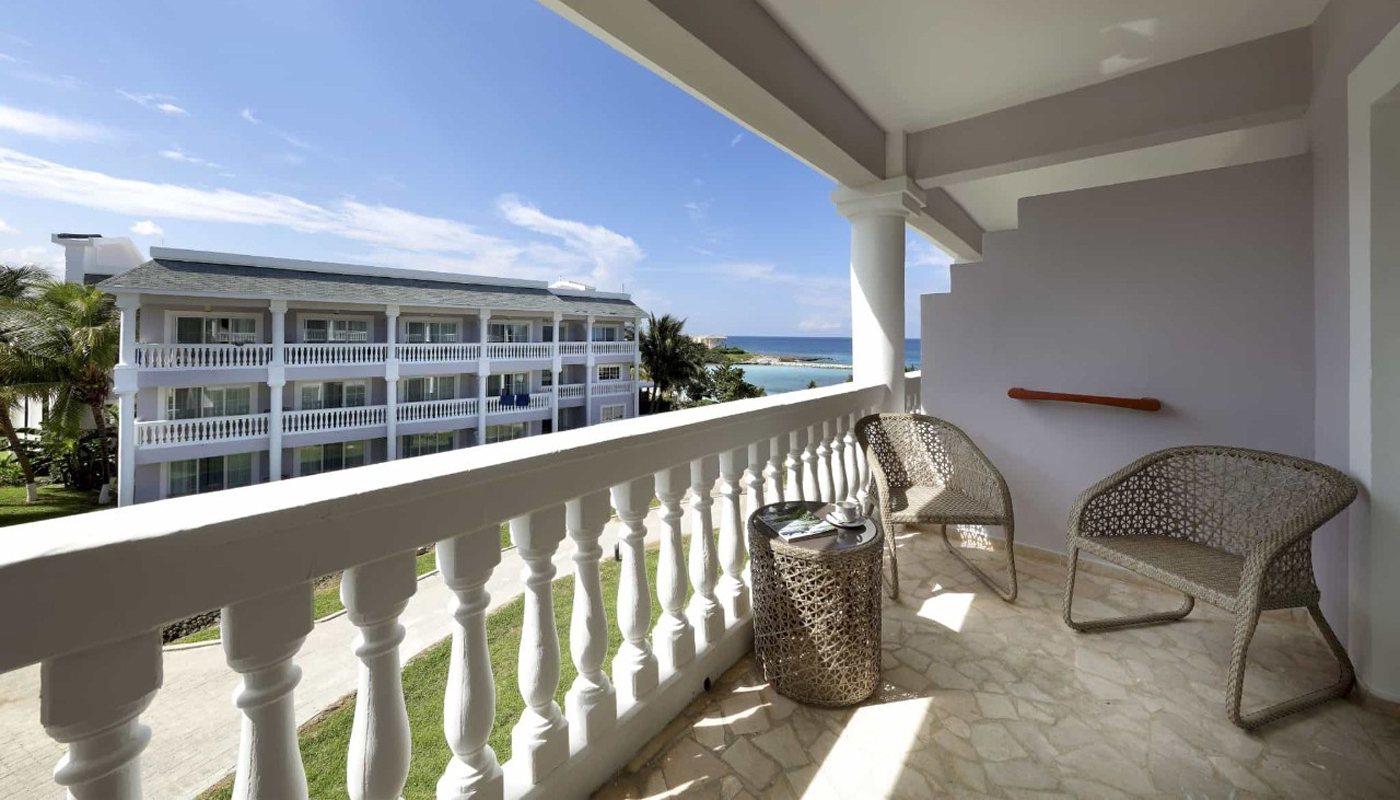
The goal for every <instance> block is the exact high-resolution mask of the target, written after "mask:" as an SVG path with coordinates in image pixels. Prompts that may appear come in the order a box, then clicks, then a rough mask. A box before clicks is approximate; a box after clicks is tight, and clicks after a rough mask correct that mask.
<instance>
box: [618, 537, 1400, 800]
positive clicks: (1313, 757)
mask: <svg viewBox="0 0 1400 800" xmlns="http://www.w3.org/2000/svg"><path fill="white" fill-rule="evenodd" d="M899 547H900V574H901V576H902V583H903V589H904V594H903V595H902V597H901V598H900V600H899V601H897V602H896V601H892V600H890V599H889V598H888V597H887V598H886V599H885V605H884V622H883V637H884V642H885V646H884V660H883V670H884V684H883V686H882V687H881V689H880V690H879V691H877V692H876V694H875V696H873V697H872V698H871V699H870V700H868V701H866V702H865V703H863V704H861V705H859V706H857V707H854V708H849V709H822V708H814V707H808V706H803V705H799V704H797V703H794V702H792V701H791V700H788V699H787V698H785V697H783V696H781V695H779V694H777V693H776V692H774V691H773V690H772V688H771V687H769V686H768V684H766V683H765V682H764V679H763V676H762V674H761V672H760V671H759V669H758V668H757V667H756V665H755V664H754V662H753V660H752V659H751V658H748V659H745V660H743V661H741V662H740V663H739V664H737V665H736V666H735V667H734V668H733V669H731V670H730V671H729V673H728V674H726V675H725V677H724V678H723V679H722V680H721V681H720V682H719V683H718V685H717V686H715V687H714V688H713V689H711V691H709V692H707V693H706V694H704V695H702V696H701V697H700V698H698V699H697V700H696V701H695V702H694V703H692V704H691V706H690V707H689V708H688V709H686V712H685V713H684V714H683V715H682V716H681V717H678V718H677V719H676V720H675V721H674V722H673V723H672V724H671V726H670V727H668V728H667V730H666V731H665V732H663V733H662V734H661V735H660V736H658V737H657V740H656V741H654V742H653V743H652V744H651V745H650V746H649V747H648V748H647V749H645V750H644V751H643V753H642V754H640V755H639V757H638V759H637V760H636V761H634V763H633V764H631V765H629V767H628V769H626V770H623V771H622V772H621V773H619V774H618V775H617V776H615V777H614V779H613V780H612V781H611V782H610V783H608V784H607V785H605V786H604V787H603V788H602V789H600V790H599V791H598V792H597V794H596V795H595V797H600V798H621V797H681V796H684V797H692V796H694V797H721V798H725V800H729V799H730V798H750V797H765V798H770V797H771V798H789V797H840V798H874V797H911V798H912V797H918V798H923V797H933V796H954V797H1002V798H1023V797H1026V798H1029V797H1064V796H1073V797H1083V798H1118V797H1184V798H1217V797H1220V798H1224V797H1305V798H1316V797H1357V798H1366V797H1376V798H1380V797H1389V798H1394V797H1400V777H1397V776H1400V719H1397V718H1396V717H1393V716H1387V715H1385V714H1382V713H1380V712H1378V711H1375V710H1370V709H1366V708H1362V707H1361V706H1359V705H1357V704H1356V703H1354V702H1352V701H1350V700H1336V701H1332V702H1331V703H1329V704H1327V705H1325V706H1323V707H1322V708H1319V709H1315V710H1312V711H1309V712H1305V713H1303V714H1298V715H1294V716H1293V717H1290V718H1288V719H1285V720H1283V721H1280V722H1277V723H1274V724H1272V725H1270V726H1267V727H1265V728H1264V729H1263V730H1261V731H1259V732H1257V733H1254V734H1250V733H1245V732H1244V731H1241V730H1239V729H1238V728H1235V727H1234V726H1233V725H1231V724H1230V723H1229V721H1228V720H1227V719H1226V717H1225V705H1224V685H1225V669H1226V666H1227V664H1228V661H1229V652H1230V644H1231V639H1232V635H1233V627H1232V622H1231V618H1230V617H1229V616H1228V615H1226V614H1225V613H1224V612H1222V611H1219V610H1218V609H1215V608H1213V607H1210V606H1206V605H1204V604H1200V603H1198V604H1197V606H1196V610H1195V612H1193V613H1192V615H1191V616H1190V617H1188V618H1187V619H1186V620H1185V621H1182V622H1177V623H1173V624H1169V625H1159V626H1154V627H1143V628H1137V629H1125V630H1121V631H1116V632H1108V633H1093V634H1078V633H1074V632H1073V631H1071V630H1069V629H1068V628H1066V627H1065V625H1064V623H1063V622H1062V621H1061V617H1060V613H1061V612H1060V608H1061V597H1062V593H1063V587H1064V567H1063V566H1061V565H1060V564H1058V563H1054V562H1053V561H1050V560H1042V559H1034V560H1033V559H1031V558H1020V559H1018V563H1017V566H1018V572H1019V574H1020V578H1021V595H1020V597H1019V598H1018V600H1017V601H1016V603H1015V604H1007V603H1004V602H1002V601H1001V600H1000V599H999V598H997V597H996V596H995V595H993V594H992V593H991V592H990V591H989V590H988V589H986V588H985V587H984V586H982V585H981V584H980V583H978V582H977V581H976V580H975V579H973V578H971V576H970V575H969V574H968V573H967V571H966V570H965V569H964V568H962V567H961V566H960V565H959V564H958V563H957V562H956V561H955V560H953V558H952V557H951V556H950V555H948V554H947V553H946V552H945V551H944V549H943V545H942V542H941V540H940V539H939V537H938V536H937V534H920V533H912V534H909V533H906V534H903V535H901V536H900V540H899ZM975 557H976V558H977V559H979V560H980V559H982V558H985V559H986V560H987V561H988V562H993V563H994V562H996V561H998V560H999V557H998V556H997V554H993V553H979V554H977V555H976V556H975ZM1080 574H1081V578H1080V580H1079V581H1078V584H1079V585H1078V587H1077V589H1076V595H1075V616H1076V617H1077V618H1092V617H1097V616H1109V615H1112V614H1119V613H1127V612H1133V611H1140V610H1146V609H1153V610H1164V609H1168V608H1174V607H1175V606H1176V605H1177V604H1178V602H1179V598H1178V597H1177V596H1175V595H1174V594H1172V593H1170V592H1169V591H1168V590H1165V589H1160V588H1157V587H1155V585H1151V584H1148V583H1145V582H1138V581H1135V580H1124V579H1120V578H1117V577H1108V575H1109V574H1110V573H1109V572H1108V571H1107V570H1106V569H1094V570H1093V571H1084V570H1081V573H1080ZM1333 670H1334V668H1333V666H1332V663H1331V661H1330V656H1329V655H1328V653H1327V652H1326V650H1325V648H1324V646H1323V645H1322V644H1321V643H1320V642H1318V641H1317V640H1316V638H1315V637H1314V635H1313V634H1312V631H1311V630H1310V628H1309V627H1308V624H1307V622H1306V621H1305V617H1304V616H1303V615H1294V614H1292V613H1290V612H1270V613H1266V614H1265V615H1264V619H1263V621H1262V622H1261V624H1260V627H1259V632H1258V634H1257V635H1256V637H1255V640H1254V644H1253V646H1252V648H1251V651H1250V662H1249V673H1248V678H1247V680H1246V685H1245V708H1246V709H1251V708H1257V707H1259V706H1260V705H1263V704H1265V703H1269V702H1274V701H1277V700H1281V699H1284V698H1286V697H1288V696H1291V695H1293V694H1298V693H1300V692H1302V691H1306V690H1307V689H1310V688H1313V687H1315V686H1321V685H1323V684H1325V683H1328V682H1330V681H1331V680H1333V679H1334V675H1335V673H1334V672H1333ZM639 762H640V763H639Z"/></svg>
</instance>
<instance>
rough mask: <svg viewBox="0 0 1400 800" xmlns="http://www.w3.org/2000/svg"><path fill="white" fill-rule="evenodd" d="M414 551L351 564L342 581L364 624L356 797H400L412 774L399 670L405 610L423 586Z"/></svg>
mask: <svg viewBox="0 0 1400 800" xmlns="http://www.w3.org/2000/svg"><path fill="white" fill-rule="evenodd" d="M414 561H415V559H414V556H413V551H412V550H408V551H406V552H403V553H395V554H394V555H392V556H389V557H387V558H382V559H380V560H378V561H372V562H370V563H368V564H361V565H360V566H358V567H351V568H350V569H348V570H346V571H345V575H344V577H343V578H342V579H341V582H340V600H341V602H342V603H344V604H345V611H346V615H347V616H348V617H349V618H350V622H351V623H352V624H353V625H354V626H355V627H356V628H358V629H359V636H357V637H356V639H355V656H356V657H357V658H359V659H360V669H359V673H360V680H359V691H358V693H357V694H356V696H355V721H354V724H353V725H352V727H351V729H350V752H349V757H348V758H347V761H346V789H347V790H348V791H349V794H350V798H351V800H381V799H382V798H394V797H398V796H399V795H400V794H401V793H402V792H403V786H404V782H405V781H407V780H408V761H409V755H410V753H409V748H410V742H409V732H408V711H407V710H406V709H405V707H404V699H403V681H402V680H401V678H400V675H399V671H400V669H401V666H402V665H401V664H400V663H399V644H400V643H401V642H402V641H403V637H404V629H403V625H400V624H399V615H400V614H402V613H403V610H404V608H405V607H407V606H408V601H409V598H411V597H413V592H414V591H415V590H416V589H417V588H418V578H417V575H416V574H415V569H414Z"/></svg>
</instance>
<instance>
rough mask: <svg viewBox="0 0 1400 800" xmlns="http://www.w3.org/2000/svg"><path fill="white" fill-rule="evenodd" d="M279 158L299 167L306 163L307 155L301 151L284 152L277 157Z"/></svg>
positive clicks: (284, 162) (285, 162)
mask: <svg viewBox="0 0 1400 800" xmlns="http://www.w3.org/2000/svg"><path fill="white" fill-rule="evenodd" d="M277 160H278V161H281V162H282V163H283V164H290V165H291V166H293V167H299V166H301V165H302V164H305V163H306V157H305V156H303V155H301V154H300V153H283V154H282V155H280V156H278V157H277Z"/></svg>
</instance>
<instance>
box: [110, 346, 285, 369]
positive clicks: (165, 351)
mask: <svg viewBox="0 0 1400 800" xmlns="http://www.w3.org/2000/svg"><path fill="white" fill-rule="evenodd" d="M270 363H272V345H270V344H138V345H136V364H137V366H138V367H140V368H141V369H159V370H177V369H238V368H246V367H265V366H267V365H268V364H270Z"/></svg>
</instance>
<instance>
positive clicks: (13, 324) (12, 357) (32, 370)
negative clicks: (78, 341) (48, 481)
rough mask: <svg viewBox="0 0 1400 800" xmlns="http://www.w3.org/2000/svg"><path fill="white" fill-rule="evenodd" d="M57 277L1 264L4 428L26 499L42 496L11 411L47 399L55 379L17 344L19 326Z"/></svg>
mask: <svg viewBox="0 0 1400 800" xmlns="http://www.w3.org/2000/svg"><path fill="white" fill-rule="evenodd" d="M52 283H53V280H52V279H51V278H50V277H49V274H48V273H47V272H45V271H44V270H42V269H40V268H39V267H35V266H32V265H26V266H19V267H12V266H8V265H0V432H3V433H4V435H5V440H6V441H8V442H9V444H10V452H11V453H13V454H14V458H15V462H16V463H18V464H19V468H20V472H22V473H23V474H24V491H25V502H28V503H33V502H36V501H37V500H38V499H39V492H38V485H37V483H36V481H35V479H34V465H33V464H32V463H31V462H30V460H29V450H28V448H27V447H26V444H25V442H23V441H21V440H20V438H19V433H18V431H16V430H15V425H14V420H12V419H11V418H10V413H11V412H12V411H13V410H14V407H15V406H16V405H18V404H19V403H20V402H22V401H24V400H29V399H46V398H47V397H48V394H49V392H50V391H51V389H52V383H51V381H50V378H51V377H52V376H51V375H50V374H48V372H47V370H45V369H44V365H42V364H40V363H37V362H36V360H35V359H34V358H33V357H32V354H31V353H29V352H28V348H25V347H20V346H17V345H18V344H20V342H18V341H17V339H18V338H20V337H21V334H19V332H18V326H19V325H20V324H21V322H22V321H23V320H24V319H25V315H26V312H28V311H32V310H33V309H34V308H35V307H36V303H37V296H38V295H39V294H40V293H41V292H42V291H44V290H45V289H46V288H47V287H49V286H50V285H52Z"/></svg>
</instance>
